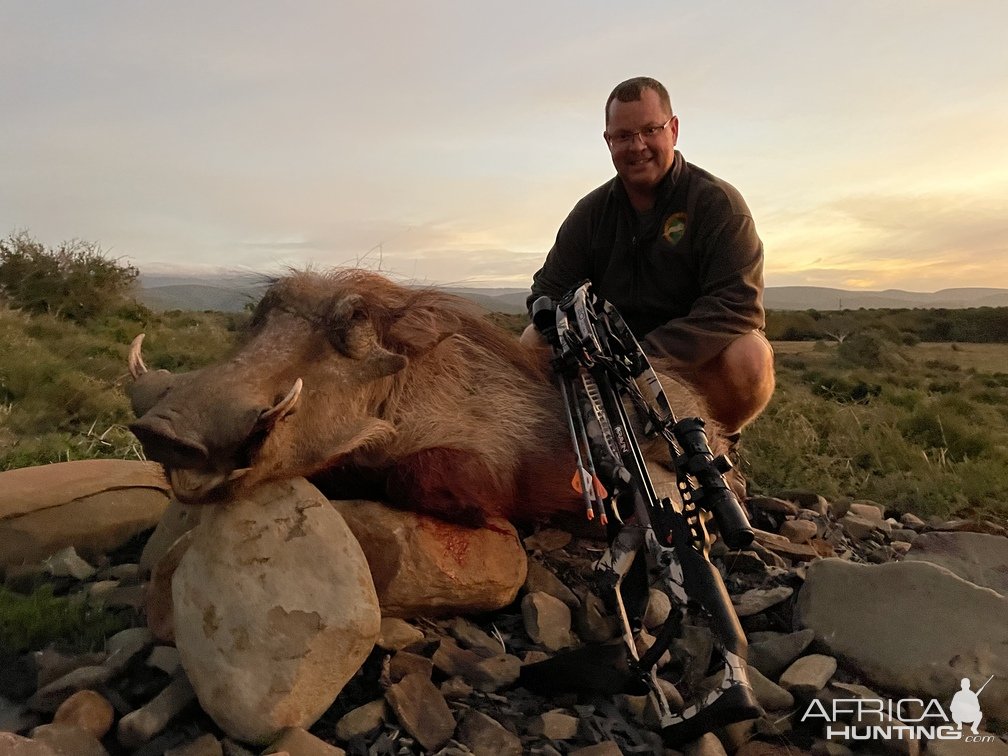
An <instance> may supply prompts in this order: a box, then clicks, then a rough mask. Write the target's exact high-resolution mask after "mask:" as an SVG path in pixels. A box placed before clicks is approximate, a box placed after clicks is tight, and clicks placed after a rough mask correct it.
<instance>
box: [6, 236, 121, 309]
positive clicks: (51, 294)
mask: <svg viewBox="0 0 1008 756" xmlns="http://www.w3.org/2000/svg"><path fill="white" fill-rule="evenodd" d="M139 274H140V271H139V270H137V269H136V268H135V267H133V266H132V265H130V264H128V263H123V262H120V261H119V260H113V259H110V258H108V257H106V256H105V254H104V253H103V252H102V250H101V247H99V246H98V245H97V244H95V243H93V242H86V241H82V240H79V239H74V240H71V241H68V242H63V243H62V244H60V245H59V246H58V247H56V248H55V249H47V248H46V247H45V245H43V244H42V243H41V242H39V241H37V240H35V239H33V238H32V237H31V236H30V235H29V234H28V233H27V232H26V231H21V232H19V233H15V234H11V236H10V237H8V238H7V239H5V240H2V241H0V292H3V295H4V297H5V298H6V299H7V300H8V302H9V303H10V305H11V306H13V307H16V308H18V309H22V310H25V311H27V312H30V313H35V314H39V313H49V314H52V315H55V316H57V317H60V318H65V319H67V320H71V321H74V322H76V323H84V322H87V321H89V320H92V319H93V318H95V317H96V316H98V315H100V314H102V313H105V312H109V311H113V310H118V309H122V308H124V307H127V308H133V309H138V308H141V306H140V305H137V304H136V303H135V302H131V301H130V300H129V295H130V294H131V293H132V291H133V286H134V282H135V281H136V278H137V276H138V275H139Z"/></svg>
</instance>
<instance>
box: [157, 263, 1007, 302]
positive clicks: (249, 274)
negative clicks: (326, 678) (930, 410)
mask: <svg viewBox="0 0 1008 756" xmlns="http://www.w3.org/2000/svg"><path fill="white" fill-rule="evenodd" d="M269 275H270V274H268V273H261V272H257V271H239V270H228V269H218V270H217V271H215V272H213V273H187V272H185V271H183V270H176V271H173V270H167V269H166V270H163V271H157V272H148V273H145V272H144V271H142V270H141V271H140V276H139V279H140V281H141V284H142V282H143V280H144V278H145V277H150V276H164V277H172V278H179V279H187V280H191V283H188V284H186V285H193V284H196V283H202V284H203V285H206V286H213V281H214V280H215V279H236V278H248V279H249V282H250V283H251V282H254V280H255V279H259V278H262V279H265V278H267V277H268V276H269ZM399 282H400V283H407V284H411V283H412V284H415V285H420V286H424V285H432V286H438V287H441V288H446V289H452V288H456V289H475V290H481V289H486V290H496V289H506V290H508V291H509V292H512V293H517V292H519V291H529V290H530V287H529V286H525V287H521V286H505V285H485V286H475V285H470V284H466V283H464V282H462V283H459V282H451V281H449V282H446V283H430V282H420V281H414V282H410V281H407V280H400V281H399ZM162 285H167V286H173V285H176V284H162ZM145 288H147V287H145ZM151 288H154V287H151ZM766 289H777V290H779V289H829V290H832V291H840V292H845V293H850V294H890V293H892V294H913V295H921V296H925V295H934V294H942V293H945V292H969V291H976V292H981V291H982V292H1008V287H1005V286H946V287H944V288H941V289H934V290H931V291H918V290H914V289H899V288H892V287H890V288H886V289H844V288H842V287H838V286H814V285H810V284H784V285H781V286H770V285H768V286H767V287H766Z"/></svg>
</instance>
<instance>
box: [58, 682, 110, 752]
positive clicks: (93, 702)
mask: <svg viewBox="0 0 1008 756" xmlns="http://www.w3.org/2000/svg"><path fill="white" fill-rule="evenodd" d="M114 720H115V711H114V710H113V708H112V704H110V703H109V702H108V699H107V698H105V697H104V696H103V695H101V694H100V693H97V692H95V691H93V690H79V691H77V692H76V693H74V694H73V695H72V696H70V698H68V699H67V700H65V701H64V702H63V703H61V704H60V706H59V708H58V709H56V715H55V716H54V717H53V723H54V724H66V725H74V726H76V727H79V728H80V729H82V730H85V731H86V732H89V733H91V734H92V735H94V736H95V737H96V738H97V739H98V740H101V739H102V738H104V737H105V735H106V733H108V731H109V730H111V729H112V722H113V721H114Z"/></svg>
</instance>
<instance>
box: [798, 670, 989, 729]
mask: <svg viewBox="0 0 1008 756" xmlns="http://www.w3.org/2000/svg"><path fill="white" fill-rule="evenodd" d="M993 679H994V676H993V675H991V677H989V678H988V679H987V682H985V683H984V684H983V685H981V686H980V688H979V690H977V691H976V692H975V693H974V692H973V691H972V690H970V680H969V678H967V677H964V678H963V679H962V681H961V683H960V690H959V691H958V692H957V693H956V694H955V695H954V696H953V697H952V701H951V703H950V704H949V706H948V709H947V710H946V709H945V708H944V707H943V706H942V705H941V702H939V701H938V699H937V698H932V699H931V700H930V701H924V700H923V699H920V698H901V699H898V700H895V701H894V700H893V699H891V698H836V699H834V700H833V702H832V704H831V705H830V704H824V703H823V702H822V701H819V700H817V699H813V700H812V702H811V703H810V704H809V705H808V708H807V709H806V710H805V713H804V714H802V717H801V721H802V722H805V721H814V720H816V719H822V720H823V723H824V724H825V726H826V739H827V740H831V739H833V738H842V739H844V740H846V741H854V740H893V739H898V738H905V739H909V740H921V739H924V738H927V739H928V740H963V741H964V742H966V743H987V742H993V741H994V740H996V739H997V738H995V737H994V736H993V735H987V734H983V735H981V734H980V731H979V726H980V720H981V719H982V718H983V712H982V711H981V709H980V694H981V693H983V689H984V688H986V687H987V683H989V682H990V681H991V680H993ZM847 721H849V722H851V724H842V722H847ZM966 725H968V727H967V728H966V729H965V731H964V729H963V728H964V726H966Z"/></svg>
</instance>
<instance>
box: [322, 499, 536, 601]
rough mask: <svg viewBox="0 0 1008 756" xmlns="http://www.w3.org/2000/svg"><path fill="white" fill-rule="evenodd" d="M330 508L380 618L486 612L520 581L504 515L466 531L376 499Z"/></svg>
mask: <svg viewBox="0 0 1008 756" xmlns="http://www.w3.org/2000/svg"><path fill="white" fill-rule="evenodd" d="M333 506H335V507H336V508H337V510H338V511H339V512H340V513H341V514H342V515H343V517H344V518H345V519H346V522H347V525H349V526H350V529H351V530H352V531H353V534H354V536H356V538H357V540H358V541H359V542H360V545H361V548H362V549H363V550H364V554H365V556H366V557H367V561H368V565H369V566H370V568H371V575H372V577H373V579H374V585H375V589H376V590H377V592H378V600H379V602H380V603H381V607H382V614H383V615H384V616H387V617H390V616H399V617H417V616H439V615H451V614H471V613H476V612H484V611H493V610H495V609H500V608H501V607H503V606H507V605H508V604H510V603H511V602H512V601H514V598H515V596H517V594H518V589H519V588H521V586H522V585H523V584H524V582H525V575H526V571H527V557H526V555H525V550H524V549H523V548H522V545H521V543H520V542H519V540H518V534H517V531H515V529H514V527H513V526H512V525H511V524H510V523H508V522H507V521H505V520H501V519H491V520H490V521H489V522H488V523H487V526H486V527H483V528H467V527H464V526H461V525H453V524H450V523H446V522H444V521H442V520H437V519H435V518H433V517H426V516H424V515H419V514H416V513H414V512H405V511H402V510H397V509H393V508H391V507H387V506H385V505H383V504H378V503H376V502H367V501H340V502H333Z"/></svg>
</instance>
